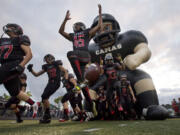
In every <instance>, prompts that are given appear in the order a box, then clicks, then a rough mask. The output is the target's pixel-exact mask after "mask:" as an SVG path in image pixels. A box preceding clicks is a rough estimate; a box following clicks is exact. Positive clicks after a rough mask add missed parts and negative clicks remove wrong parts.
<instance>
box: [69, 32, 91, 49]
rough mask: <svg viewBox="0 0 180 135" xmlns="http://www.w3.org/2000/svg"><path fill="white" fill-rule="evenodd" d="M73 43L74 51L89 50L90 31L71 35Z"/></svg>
mask: <svg viewBox="0 0 180 135" xmlns="http://www.w3.org/2000/svg"><path fill="white" fill-rule="evenodd" d="M70 36H71V38H72V41H73V50H84V51H87V50H88V46H89V41H90V38H89V29H86V30H84V31H81V32H77V33H70Z"/></svg>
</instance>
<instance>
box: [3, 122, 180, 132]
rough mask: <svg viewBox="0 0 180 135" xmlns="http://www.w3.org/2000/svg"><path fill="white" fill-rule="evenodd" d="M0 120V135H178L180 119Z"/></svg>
mask: <svg viewBox="0 0 180 135" xmlns="http://www.w3.org/2000/svg"><path fill="white" fill-rule="evenodd" d="M13 122H14V121H12V120H1V121H0V135H180V119H169V120H165V121H91V122H83V123H80V122H64V123H59V122H58V121H57V120H53V121H52V122H51V124H46V125H43V124H38V121H37V120H25V121H24V123H22V124H15V123H13Z"/></svg>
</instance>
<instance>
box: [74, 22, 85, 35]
mask: <svg viewBox="0 0 180 135" xmlns="http://www.w3.org/2000/svg"><path fill="white" fill-rule="evenodd" d="M85 29H86V25H85V24H84V23H82V22H76V23H75V24H74V25H73V31H74V32H75V33H76V32H81V31H83V30H85Z"/></svg>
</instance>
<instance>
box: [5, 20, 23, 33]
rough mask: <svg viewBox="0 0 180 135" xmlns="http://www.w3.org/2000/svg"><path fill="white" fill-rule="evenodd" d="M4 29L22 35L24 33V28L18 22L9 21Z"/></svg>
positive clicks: (6, 31)
mask: <svg viewBox="0 0 180 135" xmlns="http://www.w3.org/2000/svg"><path fill="white" fill-rule="evenodd" d="M3 31H4V33H6V34H7V33H8V32H13V33H14V34H16V35H22V34H23V29H22V28H21V26H19V25H18V24H15V23H8V24H6V25H5V26H4V27H3Z"/></svg>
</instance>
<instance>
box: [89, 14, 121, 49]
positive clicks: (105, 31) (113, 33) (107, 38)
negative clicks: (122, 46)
mask: <svg viewBox="0 0 180 135" xmlns="http://www.w3.org/2000/svg"><path fill="white" fill-rule="evenodd" d="M98 20H99V16H97V17H96V18H95V19H94V21H93V24H92V26H91V28H93V27H95V26H96V25H97V24H98ZM102 20H103V28H102V29H101V30H100V31H99V32H97V33H96V35H95V37H94V41H95V42H96V43H98V44H99V46H100V47H101V48H105V47H108V46H111V45H113V44H114V43H115V42H116V40H117V36H118V33H119V32H120V31H121V29H120V26H119V23H118V22H117V21H116V19H115V18H114V17H113V16H112V15H110V14H102Z"/></svg>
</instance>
